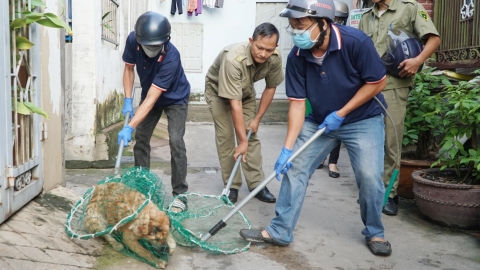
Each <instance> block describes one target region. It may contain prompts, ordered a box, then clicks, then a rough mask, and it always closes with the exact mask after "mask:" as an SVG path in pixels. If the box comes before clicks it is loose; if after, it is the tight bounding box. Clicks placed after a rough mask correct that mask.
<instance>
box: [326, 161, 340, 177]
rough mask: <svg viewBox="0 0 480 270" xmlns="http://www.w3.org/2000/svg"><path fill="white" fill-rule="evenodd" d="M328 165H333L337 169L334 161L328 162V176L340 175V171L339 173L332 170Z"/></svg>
mask: <svg viewBox="0 0 480 270" xmlns="http://www.w3.org/2000/svg"><path fill="white" fill-rule="evenodd" d="M330 165H334V167H335V168H336V169H337V170H338V168H337V164H335V163H330V164H328V176H330V177H332V178H338V177H340V173H339V172H334V171H332V170H330Z"/></svg>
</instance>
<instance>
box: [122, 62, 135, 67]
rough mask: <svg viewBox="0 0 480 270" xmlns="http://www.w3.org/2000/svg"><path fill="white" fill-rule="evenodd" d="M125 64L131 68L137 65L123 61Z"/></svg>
mask: <svg viewBox="0 0 480 270" xmlns="http://www.w3.org/2000/svg"><path fill="white" fill-rule="evenodd" d="M123 62H124V63H125V65H129V66H135V64H132V63H128V62H125V61H123Z"/></svg>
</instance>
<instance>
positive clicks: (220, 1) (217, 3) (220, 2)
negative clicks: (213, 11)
mask: <svg viewBox="0 0 480 270" xmlns="http://www.w3.org/2000/svg"><path fill="white" fill-rule="evenodd" d="M223 2H224V0H216V1H215V7H216V8H223Z"/></svg>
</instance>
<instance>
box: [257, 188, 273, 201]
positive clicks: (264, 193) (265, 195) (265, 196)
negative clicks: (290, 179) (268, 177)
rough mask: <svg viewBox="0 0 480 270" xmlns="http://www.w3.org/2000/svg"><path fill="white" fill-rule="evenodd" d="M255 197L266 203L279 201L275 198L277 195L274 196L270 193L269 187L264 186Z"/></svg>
mask: <svg viewBox="0 0 480 270" xmlns="http://www.w3.org/2000/svg"><path fill="white" fill-rule="evenodd" d="M255 198H257V199H259V200H260V201H262V202H266V203H274V202H276V201H277V199H275V196H273V194H272V193H270V191H269V190H268V188H267V187H264V188H263V189H262V190H260V192H258V193H257V195H255Z"/></svg>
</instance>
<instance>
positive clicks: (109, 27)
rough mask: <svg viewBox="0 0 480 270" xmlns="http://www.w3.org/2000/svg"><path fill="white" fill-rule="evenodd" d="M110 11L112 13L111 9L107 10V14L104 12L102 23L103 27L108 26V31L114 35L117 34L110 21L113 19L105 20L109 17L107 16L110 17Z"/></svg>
mask: <svg viewBox="0 0 480 270" xmlns="http://www.w3.org/2000/svg"><path fill="white" fill-rule="evenodd" d="M110 13H111V11H109V12H106V13H105V14H103V16H102V23H101V25H102V26H103V27H105V28H107V29H108V31H110V32H112V34H114V35H115V31H113V28H112V26H111V25H110V24H109V23H110V22H111V21H113V20H108V21H104V20H105V18H107V17H108V15H109V14H110Z"/></svg>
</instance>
